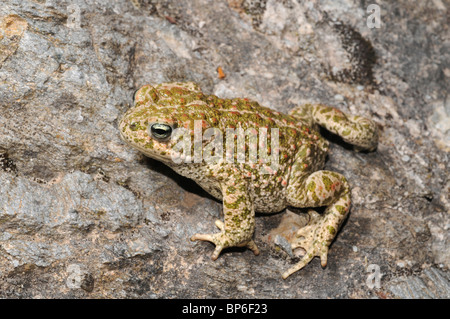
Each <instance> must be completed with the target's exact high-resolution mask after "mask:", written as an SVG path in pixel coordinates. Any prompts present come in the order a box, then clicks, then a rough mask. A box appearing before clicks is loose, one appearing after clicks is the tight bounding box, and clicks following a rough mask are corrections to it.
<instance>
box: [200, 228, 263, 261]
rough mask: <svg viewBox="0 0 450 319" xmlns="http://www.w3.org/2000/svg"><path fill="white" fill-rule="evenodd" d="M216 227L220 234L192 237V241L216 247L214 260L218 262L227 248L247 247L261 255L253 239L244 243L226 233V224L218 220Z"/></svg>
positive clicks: (213, 255) (237, 237) (212, 257)
mask: <svg viewBox="0 0 450 319" xmlns="http://www.w3.org/2000/svg"><path fill="white" fill-rule="evenodd" d="M216 226H217V228H219V229H220V230H221V232H220V233H216V234H195V235H194V236H192V237H191V240H192V241H196V240H202V241H210V242H212V243H213V244H215V245H216V248H215V249H214V252H213V254H212V256H211V259H212V260H216V259H217V258H218V257H219V255H220V253H221V252H222V250H223V249H224V248H227V247H247V248H249V249H251V250H252V251H253V253H254V254H255V255H259V249H258V247H257V246H256V244H255V242H254V241H253V240H252V239H250V240H244V241H242V240H241V239H240V238H239V236H233V235H232V234H231V233H228V232H227V231H225V224H224V223H223V222H221V221H220V220H216ZM233 237H234V238H233Z"/></svg>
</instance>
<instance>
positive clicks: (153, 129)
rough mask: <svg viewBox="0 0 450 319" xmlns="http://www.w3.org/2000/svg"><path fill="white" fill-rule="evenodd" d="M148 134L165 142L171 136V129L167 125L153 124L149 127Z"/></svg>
mask: <svg viewBox="0 0 450 319" xmlns="http://www.w3.org/2000/svg"><path fill="white" fill-rule="evenodd" d="M150 134H151V135H152V136H153V137H154V138H155V139H157V140H159V141H165V140H167V139H168V138H169V137H170V135H171V134H172V127H171V126H170V125H167V124H161V123H155V124H152V125H151V126H150Z"/></svg>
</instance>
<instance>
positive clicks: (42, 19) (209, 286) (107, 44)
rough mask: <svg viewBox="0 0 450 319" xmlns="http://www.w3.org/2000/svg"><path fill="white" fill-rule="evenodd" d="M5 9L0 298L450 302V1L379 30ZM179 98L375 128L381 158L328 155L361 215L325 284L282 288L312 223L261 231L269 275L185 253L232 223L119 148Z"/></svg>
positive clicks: (311, 272) (353, 12)
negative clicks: (124, 125)
mask: <svg viewBox="0 0 450 319" xmlns="http://www.w3.org/2000/svg"><path fill="white" fill-rule="evenodd" d="M0 3H1V6H0V97H1V98H0V278H1V280H0V297H2V298H15V297H23V298H31V297H42V298H59V297H80V298H98V297H108V298H125V297H128V298H130V297H131V298H136V297H143V298H178V297H193V298H204V297H220V298H230V297H231V298H247V297H257V298H260V297H267V298H273V297H276V298H311V297H331V298H334V297H340V298H372V297H377V298H395V297H399V298H411V297H412V298H427V297H431V298H448V297H449V272H448V267H449V266H450V254H449V251H450V250H449V240H450V239H449V225H450V223H449V210H450V199H449V193H450V181H449V169H448V167H449V149H450V127H449V124H448V123H450V118H449V115H450V97H449V95H448V88H449V87H450V83H449V82H450V81H449V80H450V64H449V60H450V59H449V58H450V56H449V55H450V53H449V52H450V50H449V43H450V39H449V36H448V35H449V34H450V32H449V30H448V29H449V23H448V10H449V7H450V4H449V2H448V1H445V0H433V1H429V2H414V3H412V2H410V1H396V2H395V3H387V2H381V1H379V2H378V4H379V6H380V9H381V15H380V17H381V25H380V28H379V29H377V28H372V29H371V28H369V27H368V25H367V18H369V15H370V13H367V11H366V9H367V6H368V5H369V4H370V2H368V1H350V0H339V1H335V0H330V1H320V3H319V2H309V1H308V2H306V1H295V0H284V1H275V0H259V1H258V0H253V1H250V0H228V1H224V0H220V1H211V0H209V1H208V0H189V1H188V0H186V1H184V0H183V1H157V0H150V1H139V0H135V1H126V0H118V1H110V2H107V1H104V2H102V3H100V2H98V1H97V2H94V1H88V2H85V1H82V0H76V1H70V2H69V1H52V0H47V1H45V0H35V1H31V0H28V1H27V0H20V1H19V0H8V1H4V0H1V1H0ZM218 67H221V70H222V71H223V73H224V74H219V73H218V71H217V70H218ZM175 80H176V81H180V80H191V81H196V82H198V83H199V84H200V86H201V87H202V88H203V89H204V90H205V91H206V92H208V93H214V94H217V95H219V96H222V97H249V98H252V99H255V100H257V101H259V102H260V103H261V104H263V105H267V106H271V107H272V108H274V109H277V110H279V111H287V110H289V109H291V108H292V107H294V106H295V105H297V104H299V103H304V102H308V101H316V102H322V103H327V104H330V105H333V106H337V107H339V108H341V109H342V110H344V111H350V112H351V113H357V114H362V115H366V116H368V117H370V118H372V119H374V120H375V121H376V122H377V123H378V124H379V127H380V129H381V138H380V145H379V147H378V150H377V151H376V152H373V153H354V152H353V151H352V150H351V149H349V148H348V147H347V146H346V145H344V144H342V143H341V142H340V141H336V140H335V139H334V137H333V136H328V137H329V138H330V139H331V140H332V141H333V142H335V143H333V144H332V149H331V153H330V156H329V161H328V162H327V168H329V169H331V170H335V171H338V172H342V173H343V174H344V175H345V176H346V177H347V178H348V179H349V181H350V183H351V185H352V187H353V189H352V195H353V207H352V210H351V214H350V217H349V219H348V220H347V222H346V224H345V225H344V227H343V228H342V230H341V231H340V233H339V234H338V236H337V239H336V240H335V242H334V244H333V245H332V247H331V249H330V253H329V258H328V259H329V263H328V266H327V268H326V269H322V268H321V267H320V263H319V261H318V260H314V261H313V262H312V263H311V264H310V265H308V266H307V267H306V268H305V269H303V270H302V271H300V272H299V273H297V274H295V275H294V276H292V277H290V278H288V279H287V280H286V281H283V280H282V279H281V277H280V273H281V271H282V270H285V269H287V268H288V267H289V266H290V265H292V264H293V262H294V259H293V258H295V256H294V255H293V254H292V252H289V251H288V252H285V251H284V250H283V249H282V247H286V242H285V238H286V237H289V235H292V234H291V233H290V231H291V228H290V227H289V225H290V223H298V225H303V224H304V222H305V219H304V212H303V211H295V212H288V213H285V214H271V215H264V216H258V219H257V232H256V236H255V239H256V242H257V244H258V245H259V246H260V249H261V251H262V252H261V255H260V256H258V257H255V256H253V254H252V253H251V252H250V251H247V250H237V249H236V250H230V251H228V252H227V253H225V254H223V255H222V256H221V257H220V258H219V259H218V260H217V261H215V262H212V261H211V260H210V259H209V256H210V254H211V252H212V248H213V247H212V246H211V245H208V244H207V243H191V242H190V241H189V240H188V239H189V237H190V236H191V235H192V234H194V233H197V232H211V231H214V230H215V226H214V224H213V221H214V219H216V218H218V217H220V214H221V204H220V203H218V202H216V201H214V200H213V199H211V198H210V197H209V196H207V195H206V194H205V193H204V192H203V191H202V190H201V189H200V188H199V187H198V186H196V185H195V184H193V183H192V182H191V181H189V180H186V179H184V178H181V177H179V176H177V175H176V174H174V173H173V172H172V171H171V170H170V169H168V168H167V167H165V166H163V165H162V164H159V163H157V162H155V161H152V160H150V159H147V158H144V157H143V156H142V155H141V154H139V153H137V152H136V151H134V150H132V149H130V148H129V147H127V146H125V145H124V143H123V142H122V141H121V140H120V138H119V135H118V132H117V119H118V118H119V117H120V115H121V114H122V113H123V112H124V111H125V110H126V109H127V108H128V107H129V105H130V103H131V102H132V94H133V92H134V90H136V89H137V88H138V87H139V86H141V85H143V84H146V83H157V82H163V81H175ZM324 133H325V134H326V132H324ZM328 135H329V134H328ZM377 272H378V273H379V274H380V276H381V280H380V281H379V285H378V282H377V278H380V277H379V276H378V277H377Z"/></svg>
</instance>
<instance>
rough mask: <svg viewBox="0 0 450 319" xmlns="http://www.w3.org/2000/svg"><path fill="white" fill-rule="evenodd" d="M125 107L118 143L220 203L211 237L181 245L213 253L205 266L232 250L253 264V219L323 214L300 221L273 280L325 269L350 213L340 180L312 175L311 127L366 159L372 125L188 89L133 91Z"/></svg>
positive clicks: (324, 110)
mask: <svg viewBox="0 0 450 319" xmlns="http://www.w3.org/2000/svg"><path fill="white" fill-rule="evenodd" d="M134 103H135V105H134V107H132V108H131V109H130V110H129V111H127V112H126V114H125V115H124V116H123V118H122V120H121V121H120V125H119V127H120V134H121V137H122V138H123V139H124V140H125V141H126V142H127V143H128V144H130V145H131V146H132V147H134V148H136V149H138V150H139V151H141V152H143V153H144V154H145V155H147V156H149V157H151V158H154V159H156V160H159V161H162V162H164V163H165V164H167V165H168V166H170V167H171V168H172V169H173V170H175V171H176V172H178V173H179V174H181V175H183V176H186V177H189V178H191V179H193V180H194V181H195V182H197V183H198V184H199V185H200V186H201V187H202V188H203V189H205V190H206V191H207V192H208V193H210V194H211V195H212V196H214V197H216V198H218V199H220V200H222V201H223V214H224V222H222V221H220V220H217V221H216V226H217V227H218V228H219V230H220V231H219V232H218V233H214V234H196V235H193V236H192V238H191V239H192V240H203V241H210V242H212V243H214V244H215V250H214V252H213V254H212V259H213V260H215V259H217V258H218V256H219V254H220V252H221V251H222V250H223V249H224V248H227V247H233V246H237V247H248V248H250V249H251V250H252V251H253V252H254V253H255V255H258V254H259V250H258V247H257V246H256V244H255V242H254V241H253V233H254V230H255V211H256V212H261V213H264V212H277V211H281V210H283V209H284V208H285V207H287V206H294V207H310V208H311V207H320V206H326V209H325V211H324V213H323V214H322V215H319V214H318V213H316V212H314V211H312V210H310V211H309V216H310V221H309V224H308V225H307V226H305V227H304V228H302V229H300V230H299V231H298V232H297V234H296V238H295V239H294V241H293V242H292V243H291V244H292V248H293V249H295V248H298V247H301V248H303V249H305V251H306V254H305V255H304V256H303V258H302V260H300V262H299V263H298V264H296V265H295V266H294V267H292V268H291V269H289V270H287V271H286V272H284V273H283V274H282V277H283V278H287V277H288V276H289V275H291V274H292V273H294V272H296V271H298V270H300V269H301V268H303V267H304V266H305V265H306V264H308V263H309V262H310V261H311V260H312V259H313V258H314V257H315V256H318V257H320V259H321V264H322V266H323V267H325V266H326V264H327V254H328V246H329V245H330V244H331V242H332V241H333V239H334V237H335V236H336V233H337V231H338V229H339V227H340V225H341V224H342V222H343V221H344V220H345V218H346V217H347V214H348V211H349V208H350V189H349V185H348V183H347V180H346V179H345V177H344V176H342V175H341V174H339V173H336V172H331V171H326V170H322V169H323V167H324V162H325V156H326V154H327V151H328V142H327V141H326V140H325V139H323V138H322V137H321V136H320V135H319V133H318V126H322V127H324V128H326V129H327V130H329V131H330V132H332V133H335V134H337V135H339V136H340V137H341V138H342V139H343V140H344V141H346V142H348V143H350V144H353V145H355V147H356V148H357V149H359V150H374V149H375V148H376V146H377V142H378V132H377V127H376V125H375V123H374V122H372V121H370V120H368V119H366V118H363V117H360V116H352V115H348V114H344V113H342V112H341V111H339V110H337V109H335V108H332V107H329V106H324V105H321V104H315V105H311V104H308V105H303V106H299V107H296V108H294V109H293V110H292V111H291V112H290V114H289V115H286V114H282V113H279V112H276V111H273V110H271V109H269V108H266V107H262V106H260V105H259V104H258V103H257V102H254V101H251V100H248V99H242V98H235V99H221V98H218V97H217V96H214V95H206V94H203V93H202V91H201V90H200V88H199V87H198V86H197V85H196V84H195V83H192V82H188V83H179V82H176V83H162V84H158V85H155V86H151V85H146V86H143V87H142V88H140V89H139V90H138V91H137V92H136V93H135V100H134ZM256 150H258V152H257V151H256ZM264 154H265V155H267V156H263V155H264Z"/></svg>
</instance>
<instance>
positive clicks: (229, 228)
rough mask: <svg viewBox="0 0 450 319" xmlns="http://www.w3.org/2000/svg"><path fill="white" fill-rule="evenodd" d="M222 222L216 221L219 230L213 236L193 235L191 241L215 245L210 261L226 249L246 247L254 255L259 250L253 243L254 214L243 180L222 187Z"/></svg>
mask: <svg viewBox="0 0 450 319" xmlns="http://www.w3.org/2000/svg"><path fill="white" fill-rule="evenodd" d="M221 187H222V195H223V212H224V220H225V222H222V221H220V220H217V221H216V226H217V227H218V228H219V229H220V232H219V233H215V234H195V235H194V236H192V237H191V240H192V241H194V240H203V241H210V242H212V243H214V244H215V245H216V248H215V250H214V253H213V254H212V256H211V258H212V260H216V259H217V258H218V257H219V255H220V253H221V251H222V250H223V249H224V248H227V247H248V248H250V249H251V250H252V251H253V253H254V254H255V255H258V254H259V249H258V247H257V246H256V244H255V242H254V241H253V239H252V237H253V233H254V231H255V212H254V210H253V203H252V201H251V198H250V196H249V195H248V192H247V185H246V182H245V181H244V180H236V179H232V180H228V181H226V182H224V183H223V184H222V185H221Z"/></svg>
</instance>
